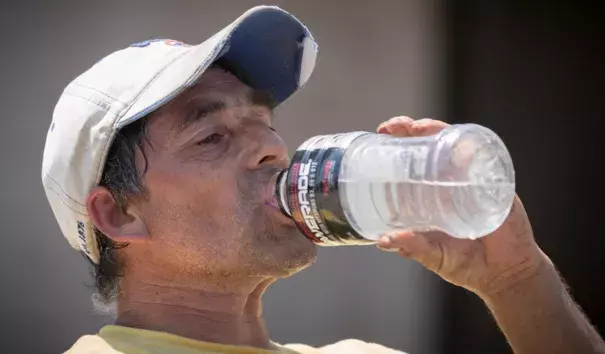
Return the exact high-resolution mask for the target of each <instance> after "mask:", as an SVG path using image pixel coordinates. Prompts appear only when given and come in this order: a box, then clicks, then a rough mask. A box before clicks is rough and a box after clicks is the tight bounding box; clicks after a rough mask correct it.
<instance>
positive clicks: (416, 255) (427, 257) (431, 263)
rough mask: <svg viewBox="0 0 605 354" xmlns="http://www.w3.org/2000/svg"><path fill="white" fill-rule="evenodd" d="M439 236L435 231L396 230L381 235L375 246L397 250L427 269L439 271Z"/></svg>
mask: <svg viewBox="0 0 605 354" xmlns="http://www.w3.org/2000/svg"><path fill="white" fill-rule="evenodd" d="M439 236H440V235H438V233H437V232H414V231H397V232H394V233H389V234H385V235H383V236H382V237H381V238H380V239H379V240H378V243H377V247H378V248H379V249H381V250H383V251H390V252H397V253H398V254H399V255H401V256H402V257H405V258H409V259H413V260H415V261H417V262H419V263H420V264H422V265H423V266H425V267H426V268H428V269H429V270H432V271H434V272H439V270H440V269H441V266H442V264H443V256H444V254H443V248H442V246H441V244H440V243H439V240H438V239H439Z"/></svg>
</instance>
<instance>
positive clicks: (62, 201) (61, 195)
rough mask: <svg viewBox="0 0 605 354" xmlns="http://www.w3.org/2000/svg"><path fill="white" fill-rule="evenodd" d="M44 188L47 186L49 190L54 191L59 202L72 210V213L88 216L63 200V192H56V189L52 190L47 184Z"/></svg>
mask: <svg viewBox="0 0 605 354" xmlns="http://www.w3.org/2000/svg"><path fill="white" fill-rule="evenodd" d="M46 188H48V190H49V191H51V192H53V193H55V194H56V195H57V196H58V197H59V200H60V201H61V203H63V204H64V205H65V206H66V207H67V208H69V210H71V211H73V212H74V213H76V214H78V215H82V216H85V217H88V214H86V213H83V212H81V211H79V210H76V209H75V208H74V207H73V206H71V205H70V204H69V203H67V202H66V201H65V199H64V198H63V196H65V194H63V193H59V192H57V191H56V190H54V189H53V188H52V187H50V186H48V187H46Z"/></svg>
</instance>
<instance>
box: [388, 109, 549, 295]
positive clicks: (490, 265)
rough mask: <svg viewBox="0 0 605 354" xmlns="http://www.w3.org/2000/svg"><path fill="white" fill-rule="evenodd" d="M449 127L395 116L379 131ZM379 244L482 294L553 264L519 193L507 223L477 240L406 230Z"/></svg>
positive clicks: (415, 132) (400, 133)
mask: <svg viewBox="0 0 605 354" xmlns="http://www.w3.org/2000/svg"><path fill="white" fill-rule="evenodd" d="M447 126H448V124H446V123H444V122H441V121H437V120H433V119H420V120H416V121H415V120H413V119H411V118H409V117H395V118H392V119H390V120H388V121H386V122H384V123H382V124H381V125H380V126H379V127H378V129H377V132H378V133H381V134H382V133H383V134H390V135H393V136H397V137H412V136H427V135H433V134H436V133H438V132H439V131H440V130H442V129H443V128H445V127H447ZM378 246H379V247H380V248H381V249H388V250H392V251H397V252H399V254H401V255H402V256H404V257H407V258H411V259H414V260H416V261H418V262H420V263H421V264H423V265H424V266H425V267H426V268H428V269H430V270H432V271H434V272H435V273H437V274H438V275H440V276H441V277H442V278H443V279H445V280H447V281H448V282H450V283H452V284H455V285H458V286H462V287H464V288H466V289H468V290H470V291H472V292H474V293H476V294H478V295H479V296H481V297H486V296H490V295H492V294H495V293H498V292H500V291H502V290H505V289H507V288H510V287H512V286H514V285H515V284H516V283H518V282H521V281H524V280H526V279H529V278H531V277H532V276H534V275H535V274H537V272H538V271H539V269H540V268H541V266H542V265H543V264H545V263H548V262H549V260H548V258H547V257H546V256H545V255H544V253H542V252H541V250H540V248H539V247H538V245H537V244H536V242H535V241H534V236H533V232H532V228H531V225H530V222H529V219H528V217H527V214H526V212H525V209H524V208H523V204H522V203H521V200H520V199H519V198H518V197H515V201H514V204H513V207H512V210H511V212H510V214H509V216H508V218H507V220H506V221H505V223H504V224H503V225H502V226H501V227H500V228H499V229H498V230H496V231H495V232H493V233H492V234H490V235H488V236H485V237H482V238H479V239H477V240H463V239H456V238H453V237H451V236H448V235H446V234H444V233H441V232H422V233H421V232H412V231H400V232H396V233H393V234H389V235H385V236H383V237H382V238H381V239H380V241H379V243H378Z"/></svg>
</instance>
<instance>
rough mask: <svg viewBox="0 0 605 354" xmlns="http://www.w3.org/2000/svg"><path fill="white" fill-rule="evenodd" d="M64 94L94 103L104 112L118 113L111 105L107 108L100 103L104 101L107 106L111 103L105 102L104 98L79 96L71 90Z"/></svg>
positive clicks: (115, 114)
mask: <svg viewBox="0 0 605 354" xmlns="http://www.w3.org/2000/svg"><path fill="white" fill-rule="evenodd" d="M64 95H65V96H70V97H74V98H79V99H81V100H84V101H88V102H90V103H92V104H94V105H95V106H97V107H99V108H101V109H102V110H103V111H104V112H109V113H111V114H113V115H114V116H117V115H119V114H120V112H116V111H114V110H112V108H111V107H109V108H107V107H106V106H104V105H102V104H101V102H102V103H105V104H106V105H108V106H111V105H112V104H111V102H107V101H105V100H93V99H90V98H87V97H83V96H80V95H75V94H73V93H71V92H66V93H64ZM118 102H119V101H118Z"/></svg>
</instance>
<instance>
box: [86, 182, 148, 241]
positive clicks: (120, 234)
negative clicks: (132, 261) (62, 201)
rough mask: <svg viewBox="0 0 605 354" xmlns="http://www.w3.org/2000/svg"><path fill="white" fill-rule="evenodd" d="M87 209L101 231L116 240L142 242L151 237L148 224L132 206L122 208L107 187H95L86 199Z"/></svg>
mask: <svg viewBox="0 0 605 354" xmlns="http://www.w3.org/2000/svg"><path fill="white" fill-rule="evenodd" d="M86 210H87V211H88V215H89V217H90V219H91V221H92V223H93V224H94V225H95V226H96V228H97V229H99V231H101V232H102V233H103V234H105V235H106V236H107V237H109V238H110V239H112V240H113V241H115V242H127V243H133V242H140V241H145V240H147V239H148V238H149V233H148V231H147V226H146V225H145V222H144V221H143V219H142V218H141V217H140V215H138V214H137V213H136V212H135V211H133V209H132V208H127V209H126V210H122V208H120V205H119V204H118V202H117V201H116V199H115V198H114V197H113V195H112V194H111V193H110V192H109V190H108V189H107V188H105V187H94V188H93V189H92V190H91V191H90V193H89V194H88V198H87V199H86Z"/></svg>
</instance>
